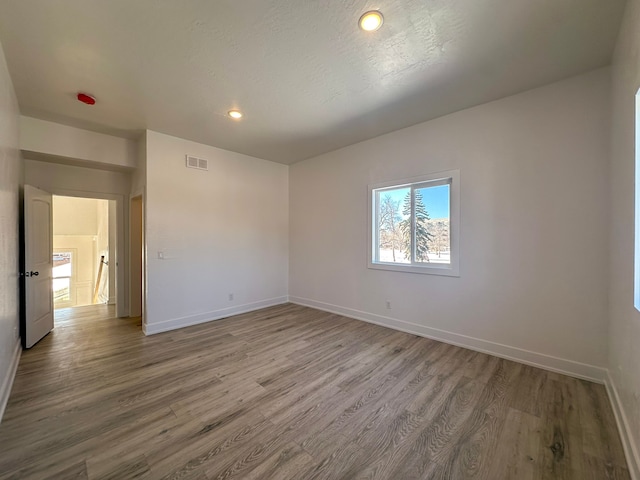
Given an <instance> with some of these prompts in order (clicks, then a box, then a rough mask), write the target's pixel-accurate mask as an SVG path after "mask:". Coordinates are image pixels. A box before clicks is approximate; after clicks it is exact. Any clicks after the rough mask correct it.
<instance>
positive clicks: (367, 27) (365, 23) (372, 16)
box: [358, 10, 384, 32]
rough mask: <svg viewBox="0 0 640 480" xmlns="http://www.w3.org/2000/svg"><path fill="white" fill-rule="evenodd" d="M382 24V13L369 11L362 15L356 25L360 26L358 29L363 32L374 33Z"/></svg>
mask: <svg viewBox="0 0 640 480" xmlns="http://www.w3.org/2000/svg"><path fill="white" fill-rule="evenodd" d="M383 22H384V17H383V16H382V13H380V12H379V11H377V10H371V11H369V12H366V13H363V14H362V16H361V17H360V20H358V25H360V28H361V29H362V30H364V31H365V32H374V31H376V30H378V29H379V28H380V27H381V26H382V23H383Z"/></svg>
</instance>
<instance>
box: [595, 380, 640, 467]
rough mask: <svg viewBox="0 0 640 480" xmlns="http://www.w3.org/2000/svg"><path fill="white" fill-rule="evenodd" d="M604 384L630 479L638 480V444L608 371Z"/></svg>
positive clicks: (639, 461) (639, 458) (639, 462)
mask: <svg viewBox="0 0 640 480" xmlns="http://www.w3.org/2000/svg"><path fill="white" fill-rule="evenodd" d="M604 385H605V387H606V388H607V394H608V395H609V401H610V402H611V406H612V408H613V414H614V415H615V417H616V423H617V424H618V431H619V432H620V439H621V440H622V447H623V448H624V455H625V457H626V458H627V465H628V467H629V473H630V474H631V480H640V454H639V451H638V445H636V444H635V440H634V438H633V437H632V436H631V432H632V430H631V425H629V421H628V420H627V415H626V414H625V412H624V408H623V407H622V402H621V401H620V396H619V395H618V389H617V388H616V385H615V383H614V381H613V378H612V377H611V375H610V373H609V371H607V376H606V377H605V382H604Z"/></svg>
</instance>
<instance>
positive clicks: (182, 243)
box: [144, 131, 289, 333]
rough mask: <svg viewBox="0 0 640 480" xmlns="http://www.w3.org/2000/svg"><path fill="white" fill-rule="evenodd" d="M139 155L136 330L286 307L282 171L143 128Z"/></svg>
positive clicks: (273, 165) (150, 330) (284, 172)
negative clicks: (141, 218) (142, 265)
mask: <svg viewBox="0 0 640 480" xmlns="http://www.w3.org/2000/svg"><path fill="white" fill-rule="evenodd" d="M146 152H147V162H146V164H147V165H146V169H147V170H146V198H145V205H144V208H145V214H146V219H145V222H146V224H145V239H146V248H147V254H148V255H147V261H146V262H147V265H146V267H147V282H148V283H147V310H146V312H145V313H146V325H145V326H144V328H145V332H146V333H155V332H159V331H164V330H168V329H171V328H177V327H179V326H183V325H189V324H194V323H199V322H203V321H207V320H211V319H214V318H219V317H221V316H228V315H232V314H234V313H238V312H240V311H246V310H251V309H255V308H260V307H262V306H265V305H270V304H274V303H282V302H284V301H286V295H287V272H288V215H289V213H288V205H287V203H288V169H287V167H286V166H285V165H280V164H277V163H273V162H268V161H265V160H260V159H257V158H253V157H249V156H246V155H242V154H238V153H233V152H229V151H226V150H222V149H219V148H214V147H210V146H207V145H202V144H198V143H195V142H190V141H187V140H182V139H179V138H176V137H170V136H168V135H163V134H160V133H156V132H151V131H147V146H146ZM185 154H189V155H195V156H197V157H201V158H205V159H208V160H209V171H199V170H194V169H188V168H186V167H185ZM158 252H162V253H163V255H164V259H159V258H158ZM230 293H233V294H234V300H233V301H230V300H229V297H228V296H229V294H230Z"/></svg>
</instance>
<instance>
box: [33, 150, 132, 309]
mask: <svg viewBox="0 0 640 480" xmlns="http://www.w3.org/2000/svg"><path fill="white" fill-rule="evenodd" d="M24 183H26V184H29V185H33V186H35V187H38V188H41V189H42V190H45V191H47V192H51V193H53V194H56V195H69V196H77V197H93V198H103V199H107V200H112V201H115V202H116V204H115V211H116V217H117V219H116V227H117V228H116V241H115V244H116V251H115V255H114V256H113V257H112V258H116V259H121V260H118V265H119V267H118V268H117V269H116V276H117V284H118V287H117V288H116V290H117V292H116V295H117V297H118V302H117V305H118V312H117V313H118V315H119V316H127V315H128V312H129V262H128V261H127V260H128V258H129V249H128V244H127V242H126V241H125V239H127V238H128V235H129V233H128V230H129V207H128V199H129V192H130V189H131V174H130V173H128V172H119V171H110V170H99V169H96V168H86V167H79V166H74V165H61V164H57V163H50V162H40V161H36V160H26V159H25V161H24Z"/></svg>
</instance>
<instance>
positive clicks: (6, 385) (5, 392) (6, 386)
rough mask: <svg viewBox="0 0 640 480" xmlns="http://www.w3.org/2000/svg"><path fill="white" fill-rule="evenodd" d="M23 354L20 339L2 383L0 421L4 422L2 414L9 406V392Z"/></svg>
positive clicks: (0, 389) (0, 385)
mask: <svg viewBox="0 0 640 480" xmlns="http://www.w3.org/2000/svg"><path fill="white" fill-rule="evenodd" d="M21 354H22V344H21V343H20V339H19V338H18V341H17V342H16V346H15V348H14V349H13V355H12V356H11V363H9V370H7V373H6V375H5V377H4V379H3V380H2V384H0V422H2V416H3V415H4V409H5V408H7V402H8V401H9V394H10V393H11V387H12V386H13V380H14V379H15V378H16V372H17V371H18V363H19V362H20V355H21Z"/></svg>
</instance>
